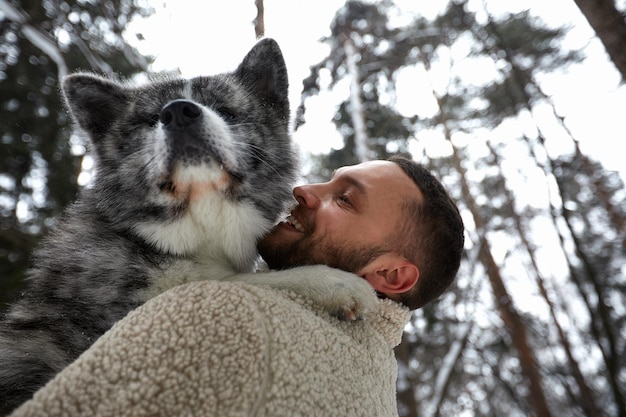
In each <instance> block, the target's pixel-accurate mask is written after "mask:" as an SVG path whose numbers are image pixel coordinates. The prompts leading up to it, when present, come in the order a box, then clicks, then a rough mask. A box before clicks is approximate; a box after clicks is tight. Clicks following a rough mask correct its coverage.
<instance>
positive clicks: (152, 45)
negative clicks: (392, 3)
mask: <svg viewBox="0 0 626 417" xmlns="http://www.w3.org/2000/svg"><path fill="white" fill-rule="evenodd" d="M147 1H148V2H149V3H150V4H152V5H153V7H155V9H156V14H155V15H153V16H151V17H150V18H148V19H146V20H143V21H136V22H134V23H133V24H132V25H131V26H130V27H129V29H128V37H129V38H131V39H130V40H131V42H132V43H133V44H135V45H137V46H138V48H139V50H140V51H141V52H143V53H146V54H151V55H154V56H156V61H155V64H154V66H153V69H154V70H157V71H159V70H172V69H175V68H177V67H178V68H180V70H181V72H182V74H183V76H185V77H191V76H195V75H203V74H204V75H210V74H213V73H217V72H224V71H231V70H233V69H234V68H235V67H236V66H237V65H238V64H239V62H240V61H241V59H242V58H243V57H244V55H245V54H246V53H247V51H248V50H249V49H250V48H251V46H252V45H253V44H254V43H255V38H254V28H253V26H252V21H253V19H254V17H255V15H256V8H255V6H254V1H252V0H230V1H225V2H220V3H219V10H215V11H214V12H210V8H209V7H210V6H207V5H205V4H204V3H203V4H202V5H201V6H200V3H199V2H198V1H197V0H147ZM445 3H446V1H445V0H436V1H435V0H433V1H430V2H415V1H411V0H397V1H396V4H398V5H399V6H400V7H402V8H403V9H404V10H406V11H407V13H408V14H407V16H410V15H411V13H418V12H419V13H421V14H422V15H423V16H425V17H433V16H434V15H435V13H436V11H437V10H439V8H440V7H441V5H442V4H445ZM488 3H489V9H490V12H492V13H495V14H497V13H501V12H517V11H520V10H523V9H525V8H530V10H531V12H532V13H533V14H535V15H538V16H540V17H541V18H542V19H543V20H544V21H546V22H547V23H548V24H549V25H554V26H563V25H571V26H573V29H572V31H571V32H570V34H569V35H568V37H567V39H566V42H565V46H567V47H569V48H572V49H584V51H585V53H586V54H587V56H589V59H588V61H587V62H585V64H584V65H577V66H575V67H573V68H572V69H571V70H569V72H567V73H561V72H559V73H555V74H551V75H547V76H545V77H543V79H542V80H541V82H542V86H543V88H544V89H545V91H546V92H547V93H548V94H551V95H552V96H553V99H554V101H555V103H556V106H557V111H558V112H559V113H560V114H561V115H562V116H565V118H566V123H567V125H568V127H569V128H570V129H571V131H572V132H573V134H574V136H575V137H576V138H577V139H578V140H579V141H580V143H581V147H582V148H583V152H585V153H587V154H589V155H591V156H593V157H595V158H598V159H600V160H601V161H602V162H603V163H604V165H605V167H606V168H608V169H610V170H616V171H620V172H621V174H622V178H624V179H625V180H626V164H625V163H624V157H623V151H621V149H622V145H621V144H622V143H623V142H624V140H625V139H626V138H625V137H624V130H625V129H624V126H623V120H622V119H623V114H624V109H625V108H626V87H625V86H621V87H619V75H618V73H617V71H616V70H615V69H614V68H613V66H612V64H611V63H610V62H608V59H607V57H606V54H605V53H604V49H603V47H602V45H601V44H600V42H599V41H598V40H597V39H594V37H593V31H592V30H591V29H590V28H589V26H588V24H587V22H586V20H585V19H584V17H583V16H582V15H581V14H580V12H579V11H578V9H577V8H576V5H575V3H574V2H573V1H571V0H550V1H548V2H546V1H543V0H508V1H506V2H502V1H490V2H488ZM342 4H343V0H325V1H323V2H300V1H293V0H265V29H266V36H267V37H272V38H274V39H276V41H277V42H278V43H279V45H280V47H281V49H282V51H283V54H284V56H285V61H286V63H287V67H288V70H289V77H290V83H291V87H290V98H291V103H292V109H293V110H295V109H296V107H297V106H298V104H299V103H300V96H299V94H300V90H301V82H302V79H304V78H305V77H306V76H307V75H308V73H309V66H310V65H312V64H315V63H317V62H319V61H320V60H321V59H322V58H323V57H324V56H326V55H327V53H328V50H327V48H326V46H325V45H322V44H320V43H319V42H318V40H319V39H320V38H321V37H322V36H325V35H328V34H329V23H330V22H331V20H332V18H333V16H334V14H335V11H336V10H337V9H338V8H339V7H340V6H341V5H342ZM470 7H472V8H473V9H475V10H481V8H482V0H471V1H470ZM135 33H142V34H143V36H144V38H145V41H141V42H138V41H136V40H134V39H132V38H134V36H133V34H135ZM472 65H473V66H472ZM476 65H477V64H476V63H470V62H468V66H467V70H466V71H467V76H471V77H475V78H480V76H481V75H482V74H486V75H488V73H486V72H484V71H482V70H481V69H480V67H479V66H476ZM420 79H421V80H422V81H421V82H420ZM431 81H432V82H433V83H434V84H435V85H436V82H437V80H431ZM398 83H399V85H401V86H402V88H398V90H399V91H407V92H408V94H406V95H404V96H403V95H401V94H399V96H398V107H399V110H400V111H401V112H403V113H406V114H416V113H417V114H421V115H430V114H432V112H433V111H434V110H433V100H432V99H430V98H429V97H430V96H429V94H430V92H429V91H427V90H428V88H427V87H426V86H425V83H424V79H423V77H420V70H419V68H411V69H407V70H406V71H405V73H404V74H402V75H401V76H400V77H399V81H398ZM347 88H348V87H347V85H340V86H339V88H338V89H336V91H335V92H334V93H325V94H322V95H321V96H320V97H318V98H312V99H309V100H308V101H307V118H306V121H307V123H306V124H305V125H304V126H303V128H301V129H299V130H298V132H296V134H295V136H294V138H295V140H296V143H297V144H298V145H299V146H301V147H302V148H303V149H306V150H308V151H312V152H316V153H317V152H327V151H328V149H329V147H331V146H333V145H334V146H337V145H338V144H340V143H341V138H340V137H339V134H338V133H337V132H336V131H335V128H334V125H333V124H332V123H331V122H330V120H331V118H332V115H333V114H334V111H335V108H334V105H333V103H336V102H337V100H336V97H346V95H347ZM414 97H421V99H420V100H419V101H418V102H416V101H415V100H414ZM429 113H430V114H429ZM536 117H537V119H538V120H542V117H541V112H538V113H537V115H536ZM540 123H541V122H540ZM542 124H543V123H542ZM542 128H544V129H547V130H552V131H554V130H555V129H556V128H555V127H554V126H552V125H550V124H548V123H545V125H544V126H542ZM487 134H490V135H498V137H500V138H501V137H506V126H503V128H501V129H499V130H498V131H496V132H488V133H487ZM435 136H436V134H435ZM428 137H429V136H428V134H426V135H425V136H424V140H428ZM555 137H558V136H557V135H555ZM433 140H434V141H435V142H436V138H435V139H433ZM553 143H554V145H553V146H554V149H555V150H556V151H557V152H558V146H559V145H558V140H557V141H554V142H553ZM618 149H620V150H618Z"/></svg>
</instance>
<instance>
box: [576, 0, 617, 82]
mask: <svg viewBox="0 0 626 417" xmlns="http://www.w3.org/2000/svg"><path fill="white" fill-rule="evenodd" d="M574 3H576V5H577V6H578V8H579V9H580V11H581V12H582V13H583V15H584V16H585V18H586V19H587V21H588V22H589V24H590V25H591V27H592V28H593V30H594V31H595V32H596V35H597V36H598V38H599V39H600V41H601V42H602V44H603V45H604V49H606V52H607V53H608V54H609V57H610V58H611V61H613V64H614V65H615V67H616V68H617V70H618V71H619V72H620V73H621V74H622V81H624V82H626V47H625V45H626V21H625V16H624V14H623V13H620V12H619V11H618V10H617V8H616V7H615V0H574Z"/></svg>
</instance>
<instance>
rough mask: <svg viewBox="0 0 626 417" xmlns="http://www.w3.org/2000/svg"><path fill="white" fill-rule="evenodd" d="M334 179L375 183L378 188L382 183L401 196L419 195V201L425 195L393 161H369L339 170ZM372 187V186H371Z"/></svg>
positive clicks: (388, 189)
mask: <svg viewBox="0 0 626 417" xmlns="http://www.w3.org/2000/svg"><path fill="white" fill-rule="evenodd" d="M333 177H350V178H352V179H354V180H355V181H361V182H364V183H370V182H371V181H374V182H375V183H376V184H377V185H378V187H380V186H381V183H379V181H382V182H383V183H384V184H383V185H384V186H385V188H387V191H392V190H393V192H394V193H398V192H400V194H401V195H407V194H412V193H413V192H416V193H417V196H418V198H419V199H422V198H423V194H422V192H421V190H420V189H419V187H418V186H417V185H416V184H415V182H413V180H412V179H411V178H409V176H408V175H407V173H406V172H404V170H403V169H402V168H400V166H399V165H398V164H396V163H394V162H391V161H381V160H376V161H367V162H362V163H360V164H357V165H350V166H344V167H341V168H338V169H337V170H335V171H334V172H333ZM370 185H372V184H370Z"/></svg>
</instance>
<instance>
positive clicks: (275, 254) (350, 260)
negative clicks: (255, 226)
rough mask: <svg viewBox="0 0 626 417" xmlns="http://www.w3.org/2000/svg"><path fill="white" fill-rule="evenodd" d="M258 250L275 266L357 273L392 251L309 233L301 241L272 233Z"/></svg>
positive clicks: (271, 266)
mask: <svg viewBox="0 0 626 417" xmlns="http://www.w3.org/2000/svg"><path fill="white" fill-rule="evenodd" d="M258 249H259V253H260V254H261V256H262V257H263V260H264V261H265V262H266V263H267V265H268V266H269V267H270V268H271V269H289V268H294V267H297V266H305V265H319V264H323V265H328V266H330V267H333V268H339V269H342V270H344V271H348V272H353V273H358V272H359V271H360V270H361V269H363V268H364V267H365V266H366V265H367V264H368V263H370V262H371V261H372V260H374V259H375V258H376V257H378V256H379V255H381V254H383V253H385V252H388V250H385V249H382V248H380V247H349V245H347V244H345V243H342V244H337V243H334V242H328V241H327V242H324V240H323V239H322V238H319V237H313V236H311V235H310V234H308V233H307V234H304V235H303V236H302V238H300V239H298V240H297V241H280V240H278V239H276V238H275V237H274V236H272V235H271V234H270V236H269V237H267V238H265V239H263V240H261V241H260V242H259V245H258Z"/></svg>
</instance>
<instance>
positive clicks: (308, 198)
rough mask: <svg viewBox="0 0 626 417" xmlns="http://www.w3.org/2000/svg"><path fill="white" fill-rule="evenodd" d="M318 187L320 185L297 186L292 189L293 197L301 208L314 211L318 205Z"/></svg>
mask: <svg viewBox="0 0 626 417" xmlns="http://www.w3.org/2000/svg"><path fill="white" fill-rule="evenodd" d="M319 186H320V184H306V185H299V186H297V187H294V189H293V196H294V197H295V198H296V200H297V201H298V204H300V205H301V206H304V207H306V208H309V209H314V208H316V207H317V206H318V205H319V203H320V196H319V188H320V187H319Z"/></svg>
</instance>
